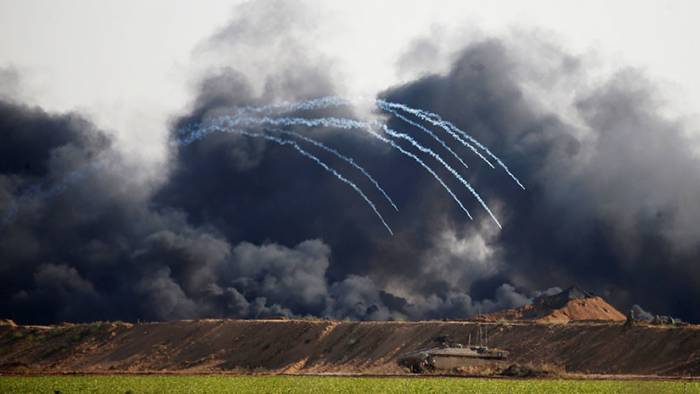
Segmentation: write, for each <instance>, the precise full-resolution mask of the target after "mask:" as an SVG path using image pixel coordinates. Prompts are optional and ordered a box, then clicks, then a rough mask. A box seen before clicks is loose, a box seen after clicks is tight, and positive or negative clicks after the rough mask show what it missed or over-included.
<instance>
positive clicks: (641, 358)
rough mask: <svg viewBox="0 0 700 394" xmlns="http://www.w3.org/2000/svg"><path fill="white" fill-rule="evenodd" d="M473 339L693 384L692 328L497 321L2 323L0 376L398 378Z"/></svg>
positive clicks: (516, 353) (515, 353) (551, 359)
mask: <svg viewBox="0 0 700 394" xmlns="http://www.w3.org/2000/svg"><path fill="white" fill-rule="evenodd" d="M567 311H568V312H567V313H569V312H572V311H575V310H574V309H573V308H569V309H568V310H567ZM567 316H568V318H569V319H570V318H571V314H569V315H567ZM479 329H481V332H482V333H484V332H485V335H483V336H485V337H486V338H487V343H486V344H487V345H488V346H491V347H497V348H500V349H504V350H507V351H509V352H510V356H509V358H508V360H507V363H508V364H521V365H531V366H537V365H547V366H554V367H556V368H559V369H561V370H562V371H565V372H566V373H572V374H596V375H598V374H619V375H648V376H649V375H651V376H657V375H658V376H700V326H693V325H688V326H650V325H640V324H636V325H631V326H626V325H624V324H623V323H621V322H611V321H607V322H592V321H585V322H576V321H569V323H567V324H560V323H551V322H549V323H543V322H541V321H521V322H504V321H502V320H501V321H492V322H475V321H421V322H351V321H324V320H188V321H171V322H159V323H140V324H130V323H122V322H96V323H89V324H63V325H55V326H23V325H15V324H10V323H7V322H2V323H1V324H0V372H1V373H27V374H30V373H193V374H195V373H288V374H319V373H322V374H326V373H330V374H375V375H382V374H408V373H409V371H407V370H404V369H403V368H401V367H399V366H398V365H397V364H396V358H397V356H399V355H401V354H403V353H406V352H410V351H415V350H418V349H421V348H426V347H431V346H433V345H434V339H435V338H436V337H439V336H447V337H449V338H450V339H451V340H452V341H455V342H461V343H465V344H466V343H467V340H468V339H467V338H469V337H471V338H472V339H474V338H477V337H478V336H477V335H478V334H477V333H478V331H479Z"/></svg>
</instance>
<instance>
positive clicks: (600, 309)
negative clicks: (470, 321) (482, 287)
mask: <svg viewBox="0 0 700 394" xmlns="http://www.w3.org/2000/svg"><path fill="white" fill-rule="evenodd" d="M479 319H480V320H484V321H498V320H533V321H536V322H539V323H568V322H570V321H601V322H602V321H608V322H616V321H618V322H619V321H625V315H623V314H622V313H621V312H620V311H618V310H617V309H615V307H613V306H612V305H610V304H608V303H607V302H606V301H605V300H604V299H603V298H601V297H595V296H593V297H586V298H580V299H572V300H568V301H566V303H564V304H563V305H560V306H557V307H552V306H550V305H547V304H545V303H534V304H529V305H524V306H522V307H520V308H515V309H506V310H503V311H498V312H494V313H490V314H488V315H481V316H479Z"/></svg>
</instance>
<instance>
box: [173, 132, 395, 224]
mask: <svg viewBox="0 0 700 394" xmlns="http://www.w3.org/2000/svg"><path fill="white" fill-rule="evenodd" d="M214 131H219V132H226V133H234V134H240V135H244V136H247V137H252V138H263V139H265V140H268V141H272V142H275V143H277V144H279V145H288V146H291V147H293V148H294V149H296V151H297V152H299V153H300V154H301V155H303V156H305V157H307V158H309V159H311V160H313V161H314V162H315V163H316V164H318V165H319V166H321V167H322V168H323V169H325V170H326V171H328V172H330V173H331V174H333V175H334V176H335V177H336V178H338V179H339V180H341V181H342V182H344V183H346V184H348V185H349V186H350V187H352V188H353V189H354V190H355V191H356V192H357V193H358V194H359V195H360V196H361V197H362V198H363V199H364V200H365V202H366V203H367V204H368V205H369V206H370V208H372V210H373V211H374V213H375V214H376V215H377V217H378V218H379V220H380V221H381V222H382V224H383V225H384V227H386V229H387V231H389V234H391V235H394V232H393V231H392V230H391V227H389V225H388V224H387V222H386V220H384V217H383V216H382V214H381V213H379V210H378V209H377V207H376V206H375V205H374V203H373V202H372V200H370V199H369V197H367V195H366V194H365V193H364V192H363V191H362V189H360V188H359V187H358V186H357V185H356V184H355V183H353V182H352V181H350V180H349V179H347V178H345V177H344V176H343V175H341V174H340V173H339V172H338V171H336V170H335V169H333V168H331V167H330V166H329V165H328V164H326V163H325V162H323V161H322V160H321V159H319V158H318V157H316V156H314V155H313V154H311V153H309V152H308V151H306V150H304V149H303V148H302V147H301V146H299V144H297V143H296V142H294V141H291V140H286V139H283V138H278V137H274V136H271V135H269V134H261V133H252V132H248V131H245V130H240V129H235V128H228V127H222V126H219V125H215V124H213V125H209V126H206V127H203V128H200V129H198V130H196V131H195V132H193V133H192V134H191V135H190V136H189V137H188V138H185V139H178V140H175V144H177V145H187V144H190V143H192V142H194V141H196V140H199V139H201V138H203V137H205V136H206V135H208V134H209V133H211V132H214Z"/></svg>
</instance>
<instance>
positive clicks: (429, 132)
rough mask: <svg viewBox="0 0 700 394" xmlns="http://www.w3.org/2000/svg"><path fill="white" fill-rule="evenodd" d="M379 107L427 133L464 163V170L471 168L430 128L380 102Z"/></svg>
mask: <svg viewBox="0 0 700 394" xmlns="http://www.w3.org/2000/svg"><path fill="white" fill-rule="evenodd" d="M377 106H378V107H379V108H380V109H383V110H384V111H386V112H389V113H390V114H392V115H394V116H396V117H397V118H399V119H401V120H402V121H404V122H405V123H407V124H409V125H411V126H413V127H416V128H418V129H420V130H421V131H423V132H425V133H427V134H428V135H430V136H431V137H433V139H434V140H435V141H437V142H438V143H439V144H440V145H442V147H443V148H445V150H447V151H448V152H450V154H451V155H452V156H453V157H454V158H455V159H457V160H458V161H459V162H460V163H462V165H463V166H464V168H469V166H468V165H467V163H465V162H464V161H463V160H462V158H461V157H459V155H457V153H455V151H454V150H452V148H450V147H449V146H448V145H447V144H446V143H445V141H443V140H442V139H441V138H440V137H438V136H437V135H435V133H433V132H432V131H430V130H429V129H428V128H426V127H424V126H423V125H421V124H420V123H416V122H414V121H412V120H411V119H408V118H407V117H405V116H403V115H401V114H400V113H398V112H397V111H394V110H393V109H391V108H389V107H385V106H383V105H381V104H379V101H377Z"/></svg>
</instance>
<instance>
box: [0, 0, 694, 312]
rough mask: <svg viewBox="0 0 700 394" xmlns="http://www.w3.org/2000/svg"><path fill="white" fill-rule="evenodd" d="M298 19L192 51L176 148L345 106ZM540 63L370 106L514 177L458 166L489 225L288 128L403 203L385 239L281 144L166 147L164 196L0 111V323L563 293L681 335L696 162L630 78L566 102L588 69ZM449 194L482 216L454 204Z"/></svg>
mask: <svg viewBox="0 0 700 394" xmlns="http://www.w3.org/2000/svg"><path fill="white" fill-rule="evenodd" d="M300 12H301V11H299V8H297V7H296V5H295V4H293V3H289V2H256V3H247V4H245V5H244V6H242V7H240V8H239V9H238V10H237V13H236V17H235V18H234V19H233V20H232V21H231V23H230V24H229V25H228V26H226V27H225V28H223V29H222V30H221V31H220V32H218V33H217V34H216V35H215V36H214V37H212V38H211V39H210V40H208V41H206V42H204V43H202V45H201V46H200V48H199V49H198V51H197V56H201V57H203V58H206V57H207V56H210V55H211V54H212V53H217V54H218V53H226V54H227V56H230V58H231V59H228V60H230V62H228V63H226V64H219V65H217V66H216V67H213V69H212V71H211V72H210V73H208V74H207V75H206V76H205V77H204V78H203V79H202V82H201V83H200V84H199V86H198V89H197V91H196V92H195V95H194V98H193V101H192V103H191V109H190V110H188V111H186V113H183V114H180V115H178V116H176V117H175V118H174V119H173V125H172V130H173V134H174V133H175V130H176V129H178V128H180V127H183V126H185V125H188V124H191V123H196V122H201V121H205V120H207V119H208V118H210V117H212V116H216V115H217V114H221V113H227V112H230V111H231V110H233V109H234V108H235V107H237V106H242V105H259V104H268V103H271V102H278V101H282V100H303V99H307V98H313V97H318V96H323V95H334V94H340V93H342V85H341V84H339V83H337V82H336V78H335V76H334V75H332V74H330V71H329V70H330V69H332V67H328V66H329V64H331V62H330V61H329V60H328V59H325V58H323V56H321V55H319V54H317V53H316V52H315V50H314V48H313V47H310V46H309V45H307V44H305V43H304V41H303V40H301V39H300V37H303V36H304V34H306V32H307V31H308V30H309V29H312V27H309V26H313V24H312V23H309V18H308V17H307V16H306V14H304V13H300ZM290 15H292V16H293V17H290ZM311 19H313V18H311ZM263 21H264V23H263ZM421 45H423V46H425V45H427V44H426V43H425V41H421ZM530 45H531V46H532V48H533V51H538V48H541V45H542V44H541V43H540V42H538V41H534V39H533V41H532V42H531V43H530ZM429 49H430V48H427V49H426V48H423V49H421V50H420V51H408V52H407V55H406V56H404V57H403V59H404V60H405V61H408V60H410V59H408V58H410V56H413V55H410V54H411V53H413V54H420V53H425V52H426V50H428V52H430V51H429ZM434 52H435V53H438V52H439V51H434ZM541 52H542V53H541V56H539V57H538V59H539V60H538V61H537V62H533V60H532V59H531V58H525V57H523V56H522V51H519V50H515V49H514V45H511V43H510V42H509V41H508V40H498V39H492V40H486V41H481V42H477V43H473V44H471V45H469V46H467V47H466V48H464V49H463V50H461V51H459V53H458V54H457V56H456V57H455V58H454V59H453V61H452V63H451V67H450V68H449V70H448V71H447V72H445V73H439V74H437V73H436V74H425V75H423V76H421V77H420V78H418V79H416V80H413V81H410V82H408V83H405V84H403V85H401V86H395V87H392V88H389V89H387V90H386V91H384V92H383V93H382V94H381V95H380V96H381V97H382V98H386V99H388V100H391V101H396V102H402V103H406V104H408V105H411V106H413V107H418V108H424V109H426V110H430V111H432V112H436V113H439V114H441V115H442V116H443V117H444V118H445V119H447V120H449V121H451V122H453V123H455V124H456V125H457V126H458V127H460V128H462V129H464V130H466V131H468V132H470V133H472V135H474V136H475V137H477V138H478V139H479V140H481V141H482V142H483V143H484V144H485V145H487V146H488V147H489V148H490V149H491V150H493V151H494V152H495V153H497V154H498V155H499V156H500V157H501V158H503V159H504V160H505V161H506V162H507V164H508V166H509V167H510V168H511V169H512V170H513V172H515V173H516V174H518V176H519V177H520V179H521V180H522V181H523V183H524V184H525V186H526V187H527V191H523V190H521V189H520V188H518V187H517V186H514V185H513V183H512V181H511V180H510V179H509V178H508V177H507V176H505V175H504V174H499V173H497V171H494V170H493V169H491V168H489V167H487V166H485V165H483V164H481V163H479V162H478V161H477V160H472V161H470V162H468V164H469V165H470V172H469V181H470V182H472V183H473V184H474V185H475V186H476V187H477V188H478V189H479V190H480V191H482V193H483V195H484V197H485V199H486V200H487V202H488V203H489V204H490V206H492V207H494V208H495V212H496V215H497V216H498V217H499V219H501V221H502V223H503V230H499V229H497V228H496V227H495V226H494V225H493V224H492V222H490V221H489V218H488V217H486V215H483V214H478V215H477V216H476V218H475V220H474V221H468V220H467V219H466V218H465V217H464V215H463V214H462V213H461V211H460V210H459V208H458V207H456V206H455V204H454V203H453V202H452V200H450V199H449V198H446V196H445V195H444V190H442V189H441V188H440V187H439V186H438V185H436V183H435V182H434V180H433V179H432V178H431V177H430V175H429V174H427V173H422V172H420V169H419V168H417V166H416V164H415V163H414V162H411V161H410V160H406V158H405V157H403V156H401V155H399V154H396V153H395V152H394V151H390V150H388V149H387V148H386V146H384V145H380V144H377V143H375V142H374V141H372V140H370V139H368V138H367V137H365V136H364V135H362V134H361V133H352V132H347V131H340V130H332V129H314V130H305V129H298V130H296V131H299V132H305V133H309V135H313V136H314V138H316V139H319V140H321V141H323V142H324V143H326V144H328V145H330V146H333V147H335V148H337V149H338V150H341V151H343V152H344V153H346V154H348V155H350V156H352V157H354V158H355V159H356V160H357V161H358V162H361V163H362V164H363V166H365V167H366V168H367V169H368V171H370V172H371V173H372V174H373V175H374V176H375V177H376V178H377V179H379V180H381V181H382V184H383V186H384V187H385V188H386V189H387V191H388V192H389V193H390V194H391V195H392V197H393V198H394V199H395V201H396V203H397V205H398V206H399V208H400V209H401V214H397V215H388V220H389V221H391V224H392V227H393V228H394V229H395V230H396V231H397V233H396V235H395V236H393V237H390V236H388V235H387V234H386V232H385V231H384V229H383V228H381V226H378V225H377V223H376V219H375V218H374V217H373V216H372V214H371V212H368V210H367V209H366V208H365V207H364V206H363V202H362V201H361V200H360V199H359V198H357V196H356V195H355V194H353V193H352V192H351V190H349V189H348V187H347V185H345V184H343V183H341V182H338V181H337V179H334V178H332V177H328V176H327V174H326V173H324V172H323V170H321V169H319V168H317V167H314V166H313V165H311V164H310V163H309V161H308V160H306V159H305V158H303V157H300V156H299V155H297V154H295V152H294V151H293V150H291V149H288V148H285V147H281V146H274V145H271V144H268V143H266V142H264V141H260V140H250V139H246V138H245V137H242V136H239V135H238V136H237V135H230V134H218V135H211V136H209V137H207V138H205V139H202V140H200V141H197V142H194V143H192V144H190V145H187V146H180V147H175V148H172V151H171V161H170V163H169V165H168V168H167V172H166V174H165V175H164V179H165V180H164V181H163V183H162V184H148V185H144V184H142V183H140V182H139V181H136V180H134V179H133V178H132V177H131V176H130V174H133V173H134V172H135V171H139V169H138V168H134V165H133V164H129V163H126V162H124V160H123V159H122V158H121V156H120V154H119V152H117V151H116V149H115V148H114V147H113V146H112V143H111V138H110V136H109V135H108V134H107V133H105V132H104V131H102V130H99V129H98V128H96V127H95V126H94V125H93V124H92V123H91V122H90V121H89V120H87V119H85V118H84V117H82V116H81V115H79V114H52V113H47V112H45V111H43V110H41V109H39V108H33V107H29V106H26V105H24V104H19V103H16V102H13V101H11V99H10V98H8V97H9V96H11V95H0V97H1V99H2V100H3V101H0V133H2V141H3V143H2V144H0V214H4V213H5V212H7V211H8V210H10V208H11V207H14V209H16V213H15V215H14V219H13V220H12V221H11V222H9V223H8V224H6V225H4V226H3V227H1V228H0V261H1V263H0V315H2V317H7V318H12V319H16V320H18V321H20V322H35V323H47V322H57V321H63V320H72V321H89V320H96V319H122V320H137V319H142V320H162V319H180V318H198V317H247V318H253V317H262V316H270V315H289V316H307V315H310V316H322V317H330V318H354V319H422V318H445V317H459V318H463V317H466V316H470V315H473V314H475V313H477V312H479V311H480V312H488V311H491V310H495V309H500V308H505V307H514V306H520V305H523V304H525V303H528V302H530V300H531V299H532V297H534V296H536V295H538V294H541V293H540V292H539V290H540V289H548V288H550V287H553V286H561V287H568V286H569V285H570V284H576V285H578V286H580V287H583V288H587V289H590V290H592V291H594V292H596V293H599V294H602V295H603V296H605V297H607V298H609V299H610V300H611V301H612V302H613V304H615V305H616V306H618V307H620V309H621V310H627V309H628V308H629V307H630V306H631V305H632V304H634V303H639V304H642V305H645V306H648V307H649V308H651V309H652V310H654V311H658V312H659V313H664V314H669V315H674V316H679V317H681V318H683V319H685V320H691V321H693V320H695V321H697V320H698V319H700V315H698V308H697V301H696V300H698V299H700V270H699V269H698V268H697V265H696V262H697V261H700V258H699V257H700V248H698V245H699V244H698V241H699V240H700V233H698V232H699V231H700V230H698V229H697V226H696V225H695V223H697V222H698V216H699V215H700V210H699V209H698V208H697V204H696V201H697V200H698V197H699V196H700V179H699V178H700V174H699V172H698V170H697V169H698V168H700V166H698V164H699V163H698V160H697V158H696V157H695V155H694V153H693V152H692V151H691V146H692V145H691V143H690V141H689V140H688V139H687V137H686V135H687V131H688V130H687V129H686V127H687V126H686V125H684V124H683V123H681V122H679V121H675V120H673V119H668V118H666V117H664V116H663V115H662V114H661V111H660V110H659V109H658V108H659V103H658V102H657V101H656V99H655V97H657V93H656V92H655V90H654V87H653V85H652V84H651V83H650V82H648V81H646V80H645V79H644V77H643V75H640V74H639V73H637V72H635V71H632V70H622V71H620V72H618V73H617V74H615V75H614V76H612V77H611V78H609V80H607V81H606V82H605V83H603V84H600V85H597V86H592V87H591V86H589V87H588V88H586V89H575V90H574V89H570V87H571V86H579V82H580V81H583V80H585V78H586V70H585V69H583V67H582V64H583V62H581V61H579V59H577V58H575V57H573V56H570V55H568V54H566V53H565V52H564V51H562V50H548V51H541ZM537 53H538V54H540V52H537ZM271 59H273V60H274V61H271ZM545 60H546V61H545ZM542 63H545V64H546V67H545V69H544V71H543V70H542V69H541V64H542ZM259 64H264V66H260V67H259V66H258V65H259ZM8 86H9V82H8ZM13 89H14V88H13ZM567 89H570V90H567ZM561 90H564V93H565V94H562V95H561V96H557V97H566V99H567V100H568V101H567V103H564V104H566V105H564V104H561V103H559V102H558V103H557V104H561V105H556V106H554V105H545V104H543V103H547V101H546V100H543V99H542V95H541V93H542V92H549V91H551V92H559V91H561ZM303 115H305V116H307V115H309V114H303ZM312 115H314V116H323V115H337V116H353V115H354V109H352V108H336V109H330V110H323V111H316V112H314V113H313V114H312ZM376 115H377V116H380V113H379V112H377V113H376ZM384 119H386V120H387V121H388V123H389V125H390V126H391V127H393V128H397V129H398V128H401V129H403V130H405V131H406V132H415V130H411V128H410V127H407V126H406V125H404V124H403V123H401V121H400V120H399V119H396V118H392V117H385V118H384ZM415 134H416V138H420V139H421V142H423V143H425V144H426V145H429V144H434V143H433V142H431V141H430V140H427V139H422V137H421V136H420V135H419V134H418V133H417V132H416V133H415ZM431 146H432V147H433V148H434V149H436V150H437V149H439V147H437V146H434V145H431ZM452 148H453V149H455V150H457V149H459V148H460V147H459V146H457V145H453V146H452ZM316 153H318V154H319V155H320V156H322V157H324V158H325V159H327V160H328V161H331V162H334V163H336V162H335V161H333V160H334V159H333V157H332V156H324V153H323V152H316ZM95 161H103V162H106V163H109V164H108V165H107V166H105V167H104V168H100V171H92V172H87V173H86V174H85V176H84V177H83V178H81V180H80V182H75V183H73V184H71V185H70V186H69V187H66V188H65V189H64V190H62V192H61V193H57V194H54V195H50V196H48V197H46V198H25V197H23V196H27V193H29V192H31V190H32V187H35V186H36V185H41V187H42V188H51V187H52V186H55V185H59V184H60V182H61V181H62V179H64V178H65V176H66V175H68V174H70V173H72V172H74V171H76V170H80V169H81V168H85V166H89V165H90V163H94V162H95ZM336 164H337V165H338V166H339V168H340V169H343V170H346V171H347V173H348V174H352V168H350V167H347V168H345V167H342V163H336ZM445 178H447V175H446V176H445ZM352 179H353V181H356V182H358V184H363V182H367V181H366V179H363V178H362V177H361V176H357V177H353V178H352ZM455 185H456V184H455ZM367 189H368V190H369V189H371V188H369V187H368V188H367ZM29 195H31V194H29ZM375 197H378V198H377V200H380V199H381V197H380V196H375ZM460 197H461V198H463V199H464V200H465V201H471V203H470V206H469V208H470V209H471V210H472V211H473V212H479V209H478V204H477V203H476V202H475V201H472V200H471V199H470V197H469V195H468V193H466V192H464V194H462V195H460ZM383 209H385V211H386V212H391V211H390V209H391V208H390V207H388V206H385V207H383ZM650 289H653V291H652V290H650Z"/></svg>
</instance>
